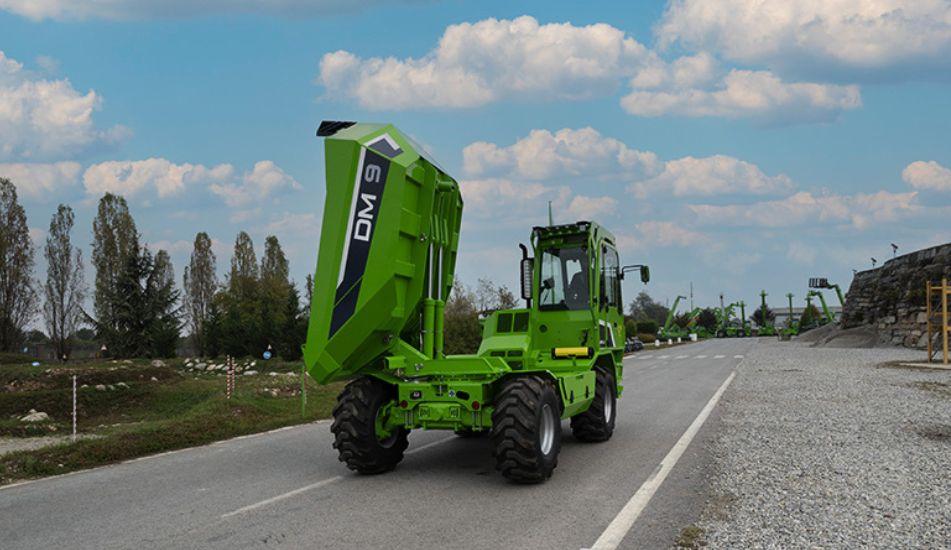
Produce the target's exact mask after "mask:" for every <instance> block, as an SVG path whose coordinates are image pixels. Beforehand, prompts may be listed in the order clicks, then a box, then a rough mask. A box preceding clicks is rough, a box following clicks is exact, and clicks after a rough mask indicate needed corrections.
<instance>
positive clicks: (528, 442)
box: [491, 376, 561, 483]
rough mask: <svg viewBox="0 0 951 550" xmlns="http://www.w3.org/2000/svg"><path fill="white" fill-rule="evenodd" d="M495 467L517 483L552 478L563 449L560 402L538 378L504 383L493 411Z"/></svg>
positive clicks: (530, 377)
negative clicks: (559, 454)
mask: <svg viewBox="0 0 951 550" xmlns="http://www.w3.org/2000/svg"><path fill="white" fill-rule="evenodd" d="M491 438H492V446H493V451H492V454H493V456H494V457H495V468H496V469H497V470H499V471H501V472H502V475H503V476H505V477H506V478H508V479H510V480H512V481H515V482H518V483H539V482H542V481H545V480H546V479H548V478H549V477H551V474H552V472H553V471H554V469H555V467H556V466H557V465H558V452H559V451H560V450H561V402H560V400H559V398H558V395H557V394H556V393H555V389H554V388H553V387H552V385H551V384H550V383H549V382H548V381H547V380H545V379H544V378H541V377H539V376H522V377H518V378H513V379H511V380H509V381H507V382H505V383H504V385H503V386H502V389H501V391H500V392H499V394H498V396H497V397H496V400H495V410H494V411H493V412H492V435H491Z"/></svg>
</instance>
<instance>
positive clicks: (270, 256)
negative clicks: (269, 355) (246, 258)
mask: <svg viewBox="0 0 951 550" xmlns="http://www.w3.org/2000/svg"><path fill="white" fill-rule="evenodd" d="M291 291H292V287H291V283H290V281H289V280H288V264H287V257H286V256H284V251H283V250H282V249H281V243H280V242H278V240H277V237H275V236H274V235H269V236H268V237H267V238H266V239H265V240H264V254H263V255H262V256H261V281H260V293H259V299H260V301H261V303H260V306H259V307H260V312H261V334H260V337H261V338H262V343H263V345H264V346H268V345H270V346H272V347H284V346H282V345H281V343H282V340H283V336H284V335H285V334H286V332H285V331H286V330H293V324H294V320H296V319H297V316H298V311H297V310H298V309H299V307H300V296H299V295H297V300H296V304H295V305H294V306H293V307H290V304H289V300H290V298H291V294H292V292H291ZM295 294H296V292H295Z"/></svg>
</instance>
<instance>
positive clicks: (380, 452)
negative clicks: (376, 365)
mask: <svg viewBox="0 0 951 550" xmlns="http://www.w3.org/2000/svg"><path fill="white" fill-rule="evenodd" d="M393 394H394V389H393V387H392V386H390V385H388V384H386V383H384V382H382V381H380V380H377V379H376V378H371V377H366V376H365V377H363V378H358V379H356V380H354V381H353V382H350V383H349V384H347V387H346V388H344V389H343V391H342V392H341V393H340V395H339V396H338V397H337V406H336V407H334V410H333V416H334V422H333V424H332V425H331V426H330V431H331V432H333V434H334V448H335V449H337V453H338V454H339V458H340V461H341V462H343V463H345V464H346V465H347V468H350V469H351V470H353V471H355V472H357V473H361V474H379V473H383V472H387V471H389V470H392V469H393V468H395V467H396V465H397V464H399V463H400V461H401V460H403V451H405V450H406V446H407V445H408V444H409V442H408V441H407V434H408V433H409V432H408V430H406V429H405V428H403V427H399V428H395V429H393V430H392V431H390V432H388V433H387V432H384V431H383V430H382V427H381V422H380V420H381V418H382V416H383V413H384V412H385V408H386V406H387V405H389V404H390V403H392V402H393V398H394V395H393Z"/></svg>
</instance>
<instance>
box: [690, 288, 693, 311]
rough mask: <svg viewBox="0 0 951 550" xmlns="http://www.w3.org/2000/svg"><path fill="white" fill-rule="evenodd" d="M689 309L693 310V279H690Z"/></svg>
mask: <svg viewBox="0 0 951 550" xmlns="http://www.w3.org/2000/svg"><path fill="white" fill-rule="evenodd" d="M690 311H693V281H690Z"/></svg>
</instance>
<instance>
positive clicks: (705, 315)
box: [697, 307, 717, 332]
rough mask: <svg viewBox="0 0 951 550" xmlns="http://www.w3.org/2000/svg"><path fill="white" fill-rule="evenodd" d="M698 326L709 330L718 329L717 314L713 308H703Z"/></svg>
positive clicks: (698, 318) (698, 319) (698, 317)
mask: <svg viewBox="0 0 951 550" xmlns="http://www.w3.org/2000/svg"><path fill="white" fill-rule="evenodd" d="M697 326H698V327H703V328H705V329H707V330H708V331H709V332H715V331H716V330H717V314H716V312H715V311H714V310H713V309H712V308H709V307H707V308H703V309H702V310H700V315H698V316H697Z"/></svg>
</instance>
